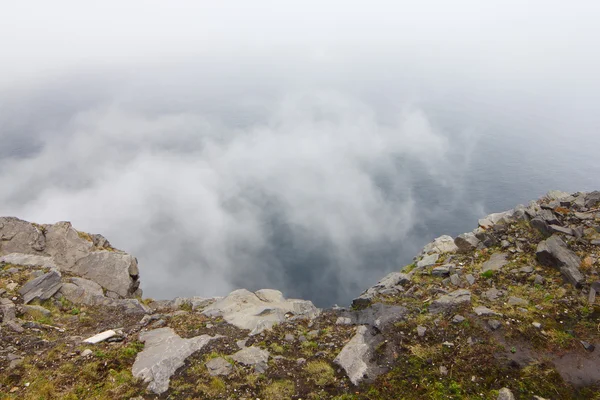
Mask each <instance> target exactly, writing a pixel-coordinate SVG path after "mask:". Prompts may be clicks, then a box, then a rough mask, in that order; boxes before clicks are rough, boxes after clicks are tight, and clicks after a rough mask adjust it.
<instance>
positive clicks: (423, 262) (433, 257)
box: [417, 254, 440, 268]
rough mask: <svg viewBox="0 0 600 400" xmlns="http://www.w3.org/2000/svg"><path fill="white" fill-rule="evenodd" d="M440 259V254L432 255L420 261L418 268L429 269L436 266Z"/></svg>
mask: <svg viewBox="0 0 600 400" xmlns="http://www.w3.org/2000/svg"><path fill="white" fill-rule="evenodd" d="M439 258H440V255H439V254H430V255H427V256H425V257H423V258H422V259H421V260H420V261H418V262H417V268H427V267H431V266H432V265H435V263H436V262H437V260H438V259H439Z"/></svg>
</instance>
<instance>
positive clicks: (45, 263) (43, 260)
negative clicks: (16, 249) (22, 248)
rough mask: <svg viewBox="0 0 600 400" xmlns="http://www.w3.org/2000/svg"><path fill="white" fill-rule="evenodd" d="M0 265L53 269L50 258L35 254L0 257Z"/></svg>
mask: <svg viewBox="0 0 600 400" xmlns="http://www.w3.org/2000/svg"><path fill="white" fill-rule="evenodd" d="M0 263H6V264H12V265H22V266H24V267H38V268H54V260H53V259H52V257H47V256H40V255H35V254H22V253H10V254H7V255H5V256H2V257H0Z"/></svg>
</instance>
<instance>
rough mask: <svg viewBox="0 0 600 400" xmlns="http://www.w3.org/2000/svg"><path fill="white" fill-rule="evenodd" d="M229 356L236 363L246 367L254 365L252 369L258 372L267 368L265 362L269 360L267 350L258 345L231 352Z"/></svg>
mask: <svg viewBox="0 0 600 400" xmlns="http://www.w3.org/2000/svg"><path fill="white" fill-rule="evenodd" d="M231 358H232V359H233V360H234V361H235V362H237V363H240V364H243V365H246V366H248V367H254V370H255V371H256V372H258V373H259V374H260V373H263V372H265V371H266V370H267V368H268V364H267V362H268V361H269V352H268V351H267V350H263V349H260V348H258V347H254V346H250V347H246V348H244V349H242V350H240V351H238V352H237V353H235V354H233V355H232V356H231Z"/></svg>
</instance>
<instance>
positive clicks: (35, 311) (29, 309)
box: [23, 305, 52, 317]
mask: <svg viewBox="0 0 600 400" xmlns="http://www.w3.org/2000/svg"><path fill="white" fill-rule="evenodd" d="M23 312H24V313H25V314H29V315H33V316H37V315H42V316H44V317H49V316H51V315H52V313H51V312H50V310H48V309H47V308H44V307H42V306H28V305H25V306H23Z"/></svg>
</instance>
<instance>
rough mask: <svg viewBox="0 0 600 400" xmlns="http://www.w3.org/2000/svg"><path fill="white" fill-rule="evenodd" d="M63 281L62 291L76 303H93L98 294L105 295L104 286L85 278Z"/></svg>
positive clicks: (68, 298)
mask: <svg viewBox="0 0 600 400" xmlns="http://www.w3.org/2000/svg"><path fill="white" fill-rule="evenodd" d="M68 280H69V282H65V283H63V285H62V287H61V288H60V293H61V294H62V295H63V296H65V298H66V299H67V300H69V301H70V302H72V303H75V304H86V305H93V304H94V303H95V302H96V301H95V298H96V297H97V296H101V297H104V290H102V286H100V285H98V284H97V283H96V282H94V281H90V280H88V279H83V278H69V279H68Z"/></svg>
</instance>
